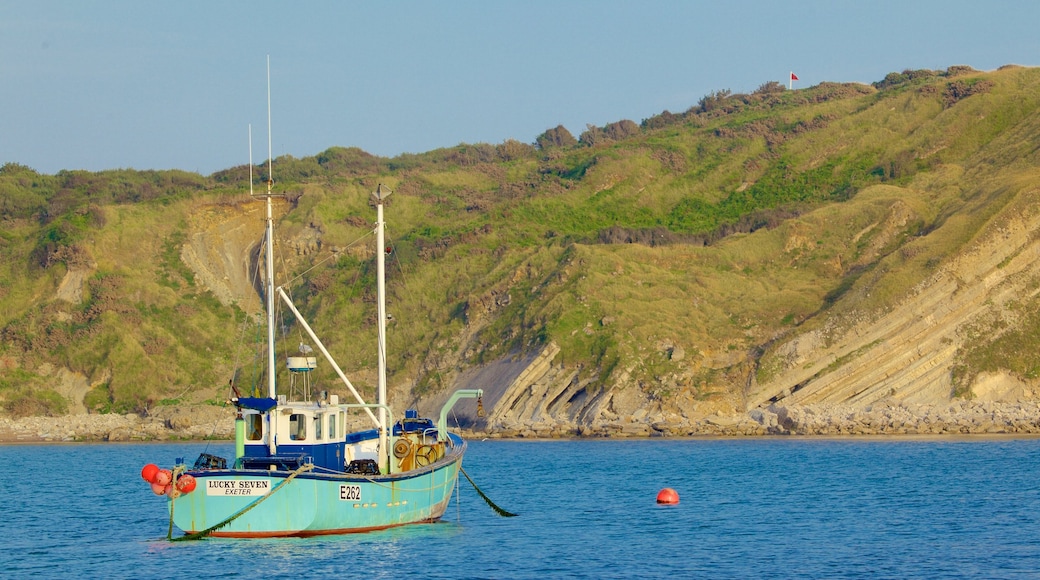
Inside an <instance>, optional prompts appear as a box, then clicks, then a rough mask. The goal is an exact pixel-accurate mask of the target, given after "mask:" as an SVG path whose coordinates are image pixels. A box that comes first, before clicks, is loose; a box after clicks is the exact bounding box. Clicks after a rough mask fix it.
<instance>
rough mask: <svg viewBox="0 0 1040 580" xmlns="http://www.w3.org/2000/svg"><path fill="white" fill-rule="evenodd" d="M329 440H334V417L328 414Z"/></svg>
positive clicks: (332, 414)
mask: <svg viewBox="0 0 1040 580" xmlns="http://www.w3.org/2000/svg"><path fill="white" fill-rule="evenodd" d="M329 438H330V439H335V438H336V415H335V414H334V413H329Z"/></svg>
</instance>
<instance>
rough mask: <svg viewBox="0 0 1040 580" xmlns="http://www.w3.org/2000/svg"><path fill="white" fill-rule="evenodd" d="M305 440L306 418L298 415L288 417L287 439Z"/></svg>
mask: <svg viewBox="0 0 1040 580" xmlns="http://www.w3.org/2000/svg"><path fill="white" fill-rule="evenodd" d="M306 438H307V418H306V417H304V416H303V415H301V414H299V413H294V414H292V415H289V439H292V440H293V441H300V440H302V439H306Z"/></svg>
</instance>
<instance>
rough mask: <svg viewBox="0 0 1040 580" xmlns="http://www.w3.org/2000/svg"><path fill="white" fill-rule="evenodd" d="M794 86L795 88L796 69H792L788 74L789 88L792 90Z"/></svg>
mask: <svg viewBox="0 0 1040 580" xmlns="http://www.w3.org/2000/svg"><path fill="white" fill-rule="evenodd" d="M793 88H794V71H791V72H790V73H789V74H788V75H787V90H791V89H793Z"/></svg>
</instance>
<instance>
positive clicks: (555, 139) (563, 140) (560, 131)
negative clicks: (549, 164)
mask: <svg viewBox="0 0 1040 580" xmlns="http://www.w3.org/2000/svg"><path fill="white" fill-rule="evenodd" d="M534 142H535V145H536V146H537V147H538V148H539V149H541V150H543V151H544V150H546V149H551V148H553V147H573V146H575V145H577V144H578V140H577V139H575V138H574V135H571V132H570V131H568V130H567V128H566V127H564V126H563V125H557V126H556V127H554V128H552V129H549V130H548V131H546V132H545V133H542V134H541V135H539V136H538V137H537V138H536V139H535V141H534Z"/></svg>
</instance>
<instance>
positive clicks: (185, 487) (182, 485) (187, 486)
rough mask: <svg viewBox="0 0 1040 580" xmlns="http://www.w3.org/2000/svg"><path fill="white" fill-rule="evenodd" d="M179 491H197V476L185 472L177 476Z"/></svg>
mask: <svg viewBox="0 0 1040 580" xmlns="http://www.w3.org/2000/svg"><path fill="white" fill-rule="evenodd" d="M177 491H179V492H181V493H191V492H193V491H195V478H194V477H192V476H190V475H188V474H187V473H185V474H184V475H182V476H180V477H178V478H177Z"/></svg>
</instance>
